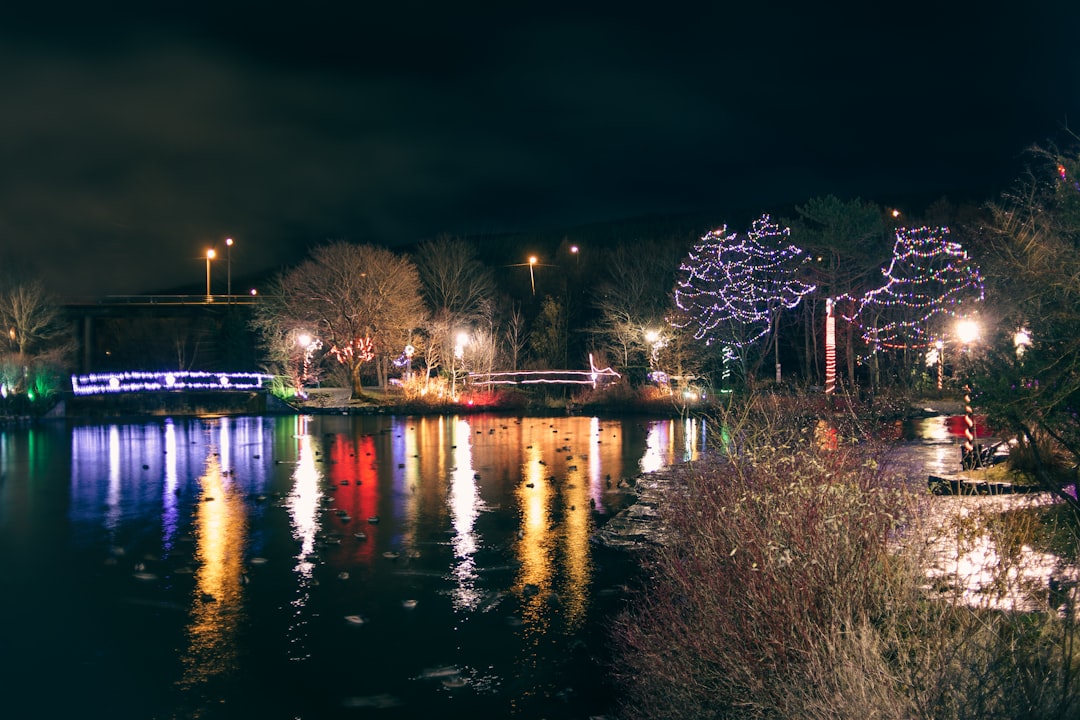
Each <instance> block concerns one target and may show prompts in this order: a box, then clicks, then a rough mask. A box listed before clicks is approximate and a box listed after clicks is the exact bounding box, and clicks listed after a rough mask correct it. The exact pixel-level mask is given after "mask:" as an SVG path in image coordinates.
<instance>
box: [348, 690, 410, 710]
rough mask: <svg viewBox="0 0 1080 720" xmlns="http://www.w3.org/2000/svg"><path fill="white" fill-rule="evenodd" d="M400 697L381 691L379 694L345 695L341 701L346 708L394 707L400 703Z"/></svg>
mask: <svg viewBox="0 0 1080 720" xmlns="http://www.w3.org/2000/svg"><path fill="white" fill-rule="evenodd" d="M402 704H403V703H402V701H401V699H400V698H397V697H394V696H393V695H388V694H386V693H381V694H379V695H364V696H361V697H347V698H344V699H343V700H342V701H341V706H342V707H347V708H376V709H382V708H394V707H400V706H401V705H402Z"/></svg>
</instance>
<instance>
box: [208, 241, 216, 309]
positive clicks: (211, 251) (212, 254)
mask: <svg viewBox="0 0 1080 720" xmlns="http://www.w3.org/2000/svg"><path fill="white" fill-rule="evenodd" d="M215 257H217V253H216V252H214V248H210V249H209V250H207V251H206V302H211V301H212V300H213V299H214V296H213V295H211V294H210V261H211V260H213V259H214V258H215Z"/></svg>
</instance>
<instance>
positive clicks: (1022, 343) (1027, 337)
mask: <svg viewBox="0 0 1080 720" xmlns="http://www.w3.org/2000/svg"><path fill="white" fill-rule="evenodd" d="M1030 345H1031V333H1029V332H1028V331H1027V328H1020V329H1019V330H1017V331H1016V334H1014V335H1013V347H1015V348H1016V357H1017V358H1021V357H1023V356H1024V351H1025V350H1027V349H1028V346H1030Z"/></svg>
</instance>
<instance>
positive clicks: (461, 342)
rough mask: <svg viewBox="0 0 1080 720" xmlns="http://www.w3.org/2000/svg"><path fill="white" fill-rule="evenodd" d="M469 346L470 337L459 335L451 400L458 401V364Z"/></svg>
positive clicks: (452, 375) (463, 334)
mask: <svg viewBox="0 0 1080 720" xmlns="http://www.w3.org/2000/svg"><path fill="white" fill-rule="evenodd" d="M530 259H531V258H530ZM530 267H531V266H530ZM468 344H469V336H468V335H466V334H465V333H463V332H462V333H458V336H457V344H456V345H454V360H453V361H452V362H451V363H450V399H451V400H454V401H456V400H457V364H458V363H459V362H461V359H462V358H463V357H465V346H466V345H468Z"/></svg>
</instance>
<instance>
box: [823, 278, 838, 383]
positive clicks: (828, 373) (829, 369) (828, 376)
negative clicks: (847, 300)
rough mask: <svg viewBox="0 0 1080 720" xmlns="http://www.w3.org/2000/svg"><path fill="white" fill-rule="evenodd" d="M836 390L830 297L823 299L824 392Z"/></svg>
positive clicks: (834, 326) (834, 336) (834, 341)
mask: <svg viewBox="0 0 1080 720" xmlns="http://www.w3.org/2000/svg"><path fill="white" fill-rule="evenodd" d="M834 392H836V316H835V315H833V301H832V298H827V299H826V300H825V394H826V395H832V394H833V393H834Z"/></svg>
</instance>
